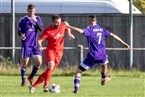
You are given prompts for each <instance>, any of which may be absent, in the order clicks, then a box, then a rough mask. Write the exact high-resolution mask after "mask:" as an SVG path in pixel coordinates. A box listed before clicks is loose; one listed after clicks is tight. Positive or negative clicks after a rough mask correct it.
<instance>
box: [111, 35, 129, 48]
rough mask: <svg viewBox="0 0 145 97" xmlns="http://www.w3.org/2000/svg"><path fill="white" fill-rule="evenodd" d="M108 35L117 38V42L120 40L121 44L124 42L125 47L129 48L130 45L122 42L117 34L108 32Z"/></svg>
mask: <svg viewBox="0 0 145 97" xmlns="http://www.w3.org/2000/svg"><path fill="white" fill-rule="evenodd" d="M110 36H112V37H113V38H115V39H116V40H118V41H119V42H121V43H122V44H124V45H125V46H126V47H127V48H130V46H129V45H128V44H127V43H126V42H124V41H123V40H122V39H121V38H120V37H119V36H117V35H115V34H113V33H110Z"/></svg>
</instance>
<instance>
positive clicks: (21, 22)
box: [18, 19, 24, 36]
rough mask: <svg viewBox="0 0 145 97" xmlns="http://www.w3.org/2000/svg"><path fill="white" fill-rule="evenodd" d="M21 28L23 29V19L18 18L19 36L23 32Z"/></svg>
mask: <svg viewBox="0 0 145 97" xmlns="http://www.w3.org/2000/svg"><path fill="white" fill-rule="evenodd" d="M23 29H24V24H23V20H22V19H20V20H19V24H18V35H19V36H20V35H21V34H22V33H24V32H23Z"/></svg>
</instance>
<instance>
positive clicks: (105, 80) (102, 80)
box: [101, 76, 111, 85]
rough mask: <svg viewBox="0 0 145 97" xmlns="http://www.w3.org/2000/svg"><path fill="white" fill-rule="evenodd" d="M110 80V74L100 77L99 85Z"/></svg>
mask: <svg viewBox="0 0 145 97" xmlns="http://www.w3.org/2000/svg"><path fill="white" fill-rule="evenodd" d="M110 80H111V77H110V76H106V77H105V78H102V79H101V85H105V84H106V83H107V82H109V81H110Z"/></svg>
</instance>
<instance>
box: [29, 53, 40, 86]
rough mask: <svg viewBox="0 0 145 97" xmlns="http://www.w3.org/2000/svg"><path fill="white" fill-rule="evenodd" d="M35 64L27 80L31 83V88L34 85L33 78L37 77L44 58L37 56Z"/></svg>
mask: <svg viewBox="0 0 145 97" xmlns="http://www.w3.org/2000/svg"><path fill="white" fill-rule="evenodd" d="M34 62H35V65H34V66H33V69H32V72H31V74H30V75H29V76H28V78H27V79H28V81H29V82H30V86H32V85H33V77H34V76H35V74H36V73H37V71H38V69H39V68H40V66H41V64H42V56H40V55H35V56H34Z"/></svg>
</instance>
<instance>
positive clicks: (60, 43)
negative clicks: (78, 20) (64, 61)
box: [40, 23, 68, 50]
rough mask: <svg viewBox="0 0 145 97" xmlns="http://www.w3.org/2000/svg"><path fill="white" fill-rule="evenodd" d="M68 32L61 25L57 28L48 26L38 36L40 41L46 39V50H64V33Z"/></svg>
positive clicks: (65, 27) (66, 28)
mask: <svg viewBox="0 0 145 97" xmlns="http://www.w3.org/2000/svg"><path fill="white" fill-rule="evenodd" d="M65 32H68V27H67V26H65V25H64V24H63V23H61V24H60V26H59V27H58V28H53V27H52V25H50V26H48V27H47V28H46V29H45V30H44V31H43V32H42V34H41V35H40V39H41V40H44V39H47V41H48V43H47V49H52V50H63V48H64V33H65Z"/></svg>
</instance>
